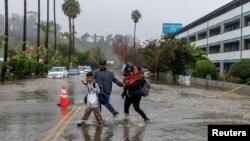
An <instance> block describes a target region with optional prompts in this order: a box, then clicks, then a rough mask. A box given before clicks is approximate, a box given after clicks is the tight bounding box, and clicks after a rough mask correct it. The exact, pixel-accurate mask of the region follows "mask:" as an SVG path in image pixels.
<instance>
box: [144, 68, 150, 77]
mask: <svg viewBox="0 0 250 141" xmlns="http://www.w3.org/2000/svg"><path fill="white" fill-rule="evenodd" d="M142 71H143V73H144V76H145V77H146V78H149V77H150V75H151V72H150V71H149V70H148V69H146V68H142Z"/></svg>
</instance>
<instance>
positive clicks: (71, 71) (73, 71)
mask: <svg viewBox="0 0 250 141" xmlns="http://www.w3.org/2000/svg"><path fill="white" fill-rule="evenodd" d="M69 75H79V71H78V69H76V68H71V69H69Z"/></svg>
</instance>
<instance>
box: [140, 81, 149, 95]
mask: <svg viewBox="0 0 250 141" xmlns="http://www.w3.org/2000/svg"><path fill="white" fill-rule="evenodd" d="M150 89H151V86H150V84H149V83H148V82H147V81H146V80H145V81H144V83H143V85H142V87H141V92H142V96H144V97H146V96H148V95H149V91H150Z"/></svg>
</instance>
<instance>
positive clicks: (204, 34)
mask: <svg viewBox="0 0 250 141" xmlns="http://www.w3.org/2000/svg"><path fill="white" fill-rule="evenodd" d="M206 38H207V32H202V33H199V34H198V40H202V39H206Z"/></svg>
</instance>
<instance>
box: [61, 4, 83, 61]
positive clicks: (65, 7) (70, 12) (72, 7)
mask: <svg viewBox="0 0 250 141" xmlns="http://www.w3.org/2000/svg"><path fill="white" fill-rule="evenodd" d="M62 11H63V13H64V15H66V16H68V19H69V33H70V38H69V62H70V56H71V53H72V52H74V51H73V50H72V49H73V41H72V36H73V35H72V26H71V25H72V19H74V18H76V17H77V15H78V14H80V4H79V2H78V1H77V0H64V3H63V4H62ZM73 33H74V32H73Z"/></svg>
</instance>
